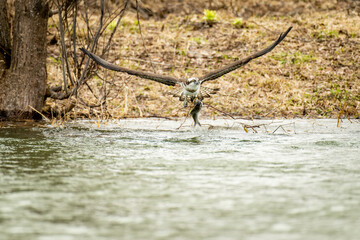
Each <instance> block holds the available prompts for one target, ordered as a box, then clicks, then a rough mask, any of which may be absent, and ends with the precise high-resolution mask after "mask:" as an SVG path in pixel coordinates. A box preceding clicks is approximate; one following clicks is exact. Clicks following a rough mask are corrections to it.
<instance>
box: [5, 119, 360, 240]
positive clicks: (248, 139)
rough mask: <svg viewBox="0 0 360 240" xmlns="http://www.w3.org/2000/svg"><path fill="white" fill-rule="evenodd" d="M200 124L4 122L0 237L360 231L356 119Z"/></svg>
mask: <svg viewBox="0 0 360 240" xmlns="http://www.w3.org/2000/svg"><path fill="white" fill-rule="evenodd" d="M202 123H203V127H201V128H193V127H191V126H190V122H186V123H185V124H184V125H183V126H181V128H180V129H177V128H178V127H179V126H180V125H181V121H170V120H160V119H129V120H119V121H112V122H102V123H100V124H99V123H96V122H91V121H80V122H68V123H65V124H61V125H56V124H54V125H29V126H21V127H20V126H18V125H16V124H2V128H0V239H1V240H3V239H4V240H8V239H11V240H12V239H16V240H17V239H19V240H20V239H21V240H22V239H27V240H32V239H39V240H47V239H49V240H68V239H69V240H72V239H74V240H75V239H76V240H78V239H80V240H81V239H87V240H88V239H94V240H95V239H96V240H98V239H99V240H101V239H104V240H105V239H106V240H108V239H121V240H137V239H164V240H165V239H171V240H173V239H175V240H176V239H214V240H215V239H217V240H220V239H224V240H225V239H226V240H228V239H245V240H255V239H259V240H260V239H261V240H267V239H268V240H274V239H277V240H279V239H280V240H281V239H284V240H285V239H286V240H292V239H298V240H300V239H301V240H303V239H307V240H309V239H310V240H311V239H314V240H315V239H316V240H322V239H324V240H325V239H326V240H328V239H332V240H334V239H339V240H340V239H341V240H347V239H354V240H355V239H359V236H360V122H359V121H358V120H353V121H352V122H350V121H348V120H344V121H343V122H342V123H341V125H340V127H337V123H336V120H301V119H295V120H283V121H255V122H250V121H248V122H246V121H238V120H237V121H228V120H223V119H219V120H216V121H215V120H211V121H210V120H207V121H206V120H205V121H204V120H203V121H202ZM207 124H211V125H207ZM244 124H248V125H251V126H252V127H248V128H246V130H247V131H245V130H244Z"/></svg>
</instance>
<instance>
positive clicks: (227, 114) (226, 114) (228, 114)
mask: <svg viewBox="0 0 360 240" xmlns="http://www.w3.org/2000/svg"><path fill="white" fill-rule="evenodd" d="M204 104H205V105H206V106H209V107H211V108H212V109H214V110H216V111H218V112H220V113H222V114H224V115H225V116H229V117H231V118H232V119H234V120H235V118H234V117H233V116H232V115H231V114H230V113H227V112H224V111H221V110H220V109H217V108H216V107H214V106H211V105H210V104H208V103H204Z"/></svg>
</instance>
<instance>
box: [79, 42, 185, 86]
mask: <svg viewBox="0 0 360 240" xmlns="http://www.w3.org/2000/svg"><path fill="white" fill-rule="evenodd" d="M80 50H81V51H83V52H84V53H85V54H86V55H88V56H89V57H90V58H91V59H92V60H94V61H95V62H96V63H97V64H99V65H100V66H102V67H104V68H106V69H110V70H113V71H117V72H124V73H127V74H130V75H134V76H138V77H140V78H144V79H149V80H153V81H156V82H159V83H162V84H165V85H169V86H175V85H176V84H177V83H178V82H179V80H178V79H176V78H174V77H170V76H165V75H159V74H154V73H150V72H144V71H137V70H132V69H128V68H124V67H120V66H117V65H114V64H112V63H110V62H108V61H106V60H104V59H102V58H101V57H99V56H97V55H95V54H94V53H92V52H90V51H88V50H86V49H85V48H80Z"/></svg>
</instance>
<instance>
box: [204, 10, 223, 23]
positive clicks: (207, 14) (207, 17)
mask: <svg viewBox="0 0 360 240" xmlns="http://www.w3.org/2000/svg"><path fill="white" fill-rule="evenodd" d="M203 14H204V16H203V18H202V19H203V20H204V21H206V22H207V23H215V22H217V21H218V20H219V18H218V16H217V13H216V11H213V10H209V9H205V10H204V12H203Z"/></svg>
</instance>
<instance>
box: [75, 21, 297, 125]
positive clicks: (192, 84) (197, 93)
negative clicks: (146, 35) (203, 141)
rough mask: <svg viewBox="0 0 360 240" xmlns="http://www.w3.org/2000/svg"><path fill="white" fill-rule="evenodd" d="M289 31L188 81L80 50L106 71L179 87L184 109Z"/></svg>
mask: <svg viewBox="0 0 360 240" xmlns="http://www.w3.org/2000/svg"><path fill="white" fill-rule="evenodd" d="M291 29H292V27H289V28H288V29H287V30H286V31H285V32H284V33H281V34H280V36H279V37H278V39H277V40H276V41H275V42H273V43H272V44H271V45H270V46H268V47H267V48H264V49H263V50H261V51H258V52H256V53H254V54H252V55H250V56H248V57H246V58H244V59H241V60H238V61H235V62H233V63H231V64H229V65H226V66H224V67H222V68H219V69H217V70H215V71H211V72H209V73H207V74H206V75H204V76H202V77H190V78H188V79H178V78H175V77H172V76H167V75H161V74H154V73H151V72H147V71H139V70H132V69H128V68H124V67H120V66H117V65H114V64H112V63H110V62H108V61H106V60H105V59H102V58H101V57H99V56H97V55H95V54H94V53H92V52H90V51H88V50H86V49H85V48H80V50H81V51H83V52H84V53H85V54H86V55H88V56H89V57H90V58H91V59H93V60H94V61H95V62H96V63H97V64H99V65H100V66H102V67H104V68H106V69H109V70H113V71H117V72H124V73H127V74H129V75H134V76H137V77H140V78H143V79H148V80H152V81H155V82H159V83H162V84H165V85H168V86H176V85H178V86H180V87H181V92H180V94H179V95H177V96H178V97H179V100H180V101H182V102H183V104H184V107H187V106H188V102H189V101H190V102H194V100H195V99H196V100H198V101H200V102H201V101H202V100H203V99H204V98H205V97H210V94H215V93H216V92H217V90H218V89H211V91H210V92H209V91H208V90H209V88H206V87H203V90H204V91H202V89H201V86H202V84H203V83H205V82H207V81H210V80H215V79H217V78H219V77H221V76H223V75H225V74H227V73H229V72H232V71H234V70H236V69H238V68H240V67H242V66H244V65H245V64H247V63H249V62H250V61H251V60H253V59H255V58H258V57H261V56H263V55H265V54H267V53H268V52H270V51H272V50H273V49H274V48H275V47H276V46H277V45H278V44H279V43H280V42H281V41H282V40H284V38H285V37H286V36H287V34H288V33H289V32H290V30H291ZM198 101H196V102H195V106H194V109H193V110H192V111H191V112H193V113H194V114H191V112H190V114H191V115H192V116H193V118H194V122H195V125H200V122H199V121H198V116H199V112H200V110H201V106H202V102H201V103H200V102H198Z"/></svg>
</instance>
